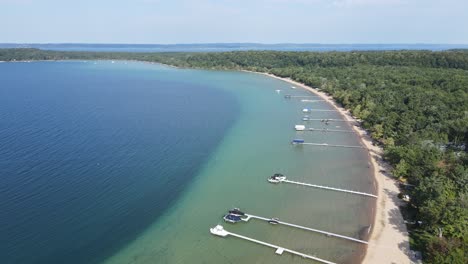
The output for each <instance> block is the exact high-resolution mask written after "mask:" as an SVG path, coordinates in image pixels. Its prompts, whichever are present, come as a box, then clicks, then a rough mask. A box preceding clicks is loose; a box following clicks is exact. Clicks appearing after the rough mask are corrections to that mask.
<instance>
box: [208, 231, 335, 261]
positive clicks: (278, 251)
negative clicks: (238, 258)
mask: <svg viewBox="0 0 468 264" xmlns="http://www.w3.org/2000/svg"><path fill="white" fill-rule="evenodd" d="M210 232H211V234H213V235H216V236H220V237H226V236H228V235H229V236H233V237H237V238H240V239H244V240H247V241H250V242H254V243H257V244H260V245H264V246H267V247H271V248H274V249H276V251H275V253H276V254H278V255H281V254H283V252H288V253H290V254H293V255H297V256H300V257H303V258H306V259H311V260H315V261H318V262H321V263H325V264H336V263H334V262H331V261H328V260H324V259H321V258H317V257H314V256H311V255H307V254H304V253H301V252H297V251H294V250H291V249H287V248H284V247H280V246H277V245H273V244H270V243H267V242H263V241H260V240H257V239H253V238H250V237H246V236H243V235H239V234H236V233H232V232H229V231H226V230H225V229H224V228H223V227H222V226H221V225H217V226H215V227H213V228H210Z"/></svg>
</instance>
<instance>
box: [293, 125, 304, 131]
mask: <svg viewBox="0 0 468 264" xmlns="http://www.w3.org/2000/svg"><path fill="white" fill-rule="evenodd" d="M294 129H296V131H304V129H305V126H304V125H295V126H294Z"/></svg>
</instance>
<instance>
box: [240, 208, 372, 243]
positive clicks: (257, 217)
mask: <svg viewBox="0 0 468 264" xmlns="http://www.w3.org/2000/svg"><path fill="white" fill-rule="evenodd" d="M245 216H247V217H246V218H244V219H242V220H243V221H245V222H248V221H249V220H250V219H251V218H254V219H258V220H263V221H267V222H268V221H270V220H271V219H269V218H265V217H261V216H256V215H251V214H245ZM277 222H278V224H280V225H285V226H290V227H295V228H298V229H302V230H307V231H311V232H315V233H320V234H323V235H326V236H330V237H337V238H342V239H346V240H350V241H354V242H358V243H361V244H366V245H367V244H369V242H367V241H364V240H361V239H357V238H353V237H348V236H343V235H339V234H335V233H331V232H326V231H322V230H318V229H313V228H309V227H305V226H300V225H295V224H291V223H286V222H282V221H279V220H278V221H277Z"/></svg>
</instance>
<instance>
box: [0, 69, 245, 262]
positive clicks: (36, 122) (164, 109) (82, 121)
mask: <svg viewBox="0 0 468 264" xmlns="http://www.w3.org/2000/svg"><path fill="white" fill-rule="evenodd" d="M0 82H1V85H0V175H1V177H0V234H1V235H0V262H1V263H96V262H99V261H101V260H103V258H105V257H106V256H108V255H112V254H113V253H114V251H115V250H118V249H119V248H121V247H122V246H123V245H125V244H126V243H128V242H129V241H131V240H132V239H134V238H135V237H136V236H137V235H138V234H139V233H140V232H142V231H143V230H144V229H145V228H146V227H147V226H148V225H149V224H151V223H152V222H154V221H155V219H156V218H158V217H159V216H160V215H161V214H162V213H163V212H164V210H165V209H167V208H168V207H169V206H171V204H172V203H173V202H174V201H175V200H176V199H177V197H178V196H179V195H180V193H181V192H183V190H184V189H185V188H186V186H187V184H188V183H190V182H191V181H192V178H193V177H194V176H195V175H196V173H197V171H199V169H200V167H201V165H202V164H203V163H204V161H206V160H207V159H208V158H209V156H210V154H211V153H212V151H213V149H214V148H215V147H216V146H217V144H218V143H219V142H220V141H221V140H222V138H223V136H224V133H225V132H226V130H227V129H228V128H229V127H230V126H231V125H232V123H233V122H234V121H235V119H236V115H237V109H238V106H237V103H236V101H235V99H234V98H233V97H232V96H230V95H229V94H228V93H227V92H224V91H222V90H219V89H214V88H212V87H209V86H206V85H197V84H196V81H195V80H193V79H192V80H191V81H190V82H186V81H184V76H183V75H181V74H178V75H174V74H173V73H172V74H171V70H170V69H168V68H165V67H161V66H154V65H148V64H143V63H132V64H130V63H129V64H122V63H121V64H111V63H110V62H99V64H96V65H94V64H92V63H83V62H60V63H52V62H37V63H29V64H27V63H8V64H6V63H2V64H0ZM213 109H216V111H213Z"/></svg>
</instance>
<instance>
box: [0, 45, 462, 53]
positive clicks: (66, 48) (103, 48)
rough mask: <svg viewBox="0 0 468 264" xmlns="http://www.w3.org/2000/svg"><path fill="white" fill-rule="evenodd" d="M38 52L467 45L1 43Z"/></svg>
mask: <svg viewBox="0 0 468 264" xmlns="http://www.w3.org/2000/svg"><path fill="white" fill-rule="evenodd" d="M26 47H27V48H38V49H44V50H61V51H111V52H222V51H246V50H278V51H353V50H433V51H440V50H448V49H468V44H314V43H305V44H294V43H285V44H260V43H207V44H167V45H164V44H81V43H64V44H28V43H25V44H21V43H18V44H16V43H12V44H8V43H3V44H2V43H0V48H26Z"/></svg>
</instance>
